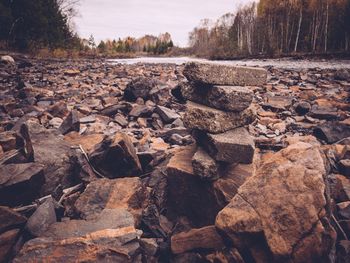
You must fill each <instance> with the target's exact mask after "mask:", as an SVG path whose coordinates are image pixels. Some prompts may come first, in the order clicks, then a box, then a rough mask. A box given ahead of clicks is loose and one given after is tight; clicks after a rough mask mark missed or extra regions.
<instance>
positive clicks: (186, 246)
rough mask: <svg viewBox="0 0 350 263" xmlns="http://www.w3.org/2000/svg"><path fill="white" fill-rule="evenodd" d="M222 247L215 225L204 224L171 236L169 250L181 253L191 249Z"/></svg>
mask: <svg viewBox="0 0 350 263" xmlns="http://www.w3.org/2000/svg"><path fill="white" fill-rule="evenodd" d="M223 247H224V243H223V240H222V238H221V236H220V235H219V234H218V232H217V231H216V229H215V226H206V227H203V228H200V229H191V230H190V231H188V232H181V233H178V234H175V235H173V236H172V237H171V251H172V252H173V253H174V254H182V253H184V252H189V251H191V250H193V249H217V250H219V249H222V248H223Z"/></svg>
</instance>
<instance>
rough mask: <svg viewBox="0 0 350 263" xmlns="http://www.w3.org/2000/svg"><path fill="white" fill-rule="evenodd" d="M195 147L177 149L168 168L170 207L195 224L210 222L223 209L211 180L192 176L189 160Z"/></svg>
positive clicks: (201, 224)
mask: <svg viewBox="0 0 350 263" xmlns="http://www.w3.org/2000/svg"><path fill="white" fill-rule="evenodd" d="M195 151H196V147H195V146H186V147H182V148H181V149H179V150H177V152H176V153H175V154H174V156H173V157H172V158H171V159H170V161H169V163H168V165H167V168H166V173H167V179H168V198H167V201H168V204H167V207H168V209H169V210H171V211H174V213H175V214H176V215H178V216H186V217H188V218H189V219H190V220H191V222H192V223H193V225H194V226H195V227H203V226H206V225H211V224H213V222H214V220H215V215H216V214H217V213H218V211H219V210H220V209H221V208H222V207H221V206H220V205H219V204H218V201H217V199H216V196H215V193H214V189H213V186H212V183H210V182H207V181H204V180H202V179H200V178H199V177H198V176H196V175H194V173H193V168H192V162H191V159H192V157H193V155H194V153H195Z"/></svg>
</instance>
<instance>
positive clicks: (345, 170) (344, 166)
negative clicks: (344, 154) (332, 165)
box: [339, 159, 350, 178]
mask: <svg viewBox="0 0 350 263" xmlns="http://www.w3.org/2000/svg"><path fill="white" fill-rule="evenodd" d="M339 171H340V172H341V174H343V175H345V176H347V177H349V178H350V159H344V160H341V161H340V162H339Z"/></svg>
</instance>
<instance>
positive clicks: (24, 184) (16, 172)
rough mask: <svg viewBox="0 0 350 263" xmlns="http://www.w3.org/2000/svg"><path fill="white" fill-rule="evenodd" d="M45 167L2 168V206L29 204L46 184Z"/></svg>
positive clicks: (0, 179)
mask: <svg viewBox="0 0 350 263" xmlns="http://www.w3.org/2000/svg"><path fill="white" fill-rule="evenodd" d="M43 168H44V167H43V165H40V164H37V163H23V164H8V165H3V166H0V205H7V206H15V205H21V204H29V203H31V202H32V201H33V200H34V199H35V198H36V197H38V196H39V193H40V189H41V187H42V185H43V184H44V183H45V177H44V173H43Z"/></svg>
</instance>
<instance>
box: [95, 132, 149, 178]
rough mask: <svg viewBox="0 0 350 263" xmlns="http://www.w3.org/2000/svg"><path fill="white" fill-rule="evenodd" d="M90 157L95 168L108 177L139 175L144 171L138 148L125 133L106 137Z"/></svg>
mask: <svg viewBox="0 0 350 263" xmlns="http://www.w3.org/2000/svg"><path fill="white" fill-rule="evenodd" d="M89 157H90V161H91V164H92V165H93V166H94V167H95V169H97V170H98V171H99V172H100V173H102V174H103V175H104V176H106V177H108V178H118V177H127V176H137V175H139V174H140V173H141V171H142V168H141V164H140V161H139V158H138V157H137V154H136V149H135V147H134V145H133V144H132V141H131V139H130V137H129V136H128V135H127V134H125V133H121V132H119V133H117V134H116V135H115V136H114V137H113V138H112V137H108V138H105V139H104V140H103V141H102V142H101V143H99V144H97V145H96V146H95V147H94V149H93V150H92V151H91V153H90V156H89Z"/></svg>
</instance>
